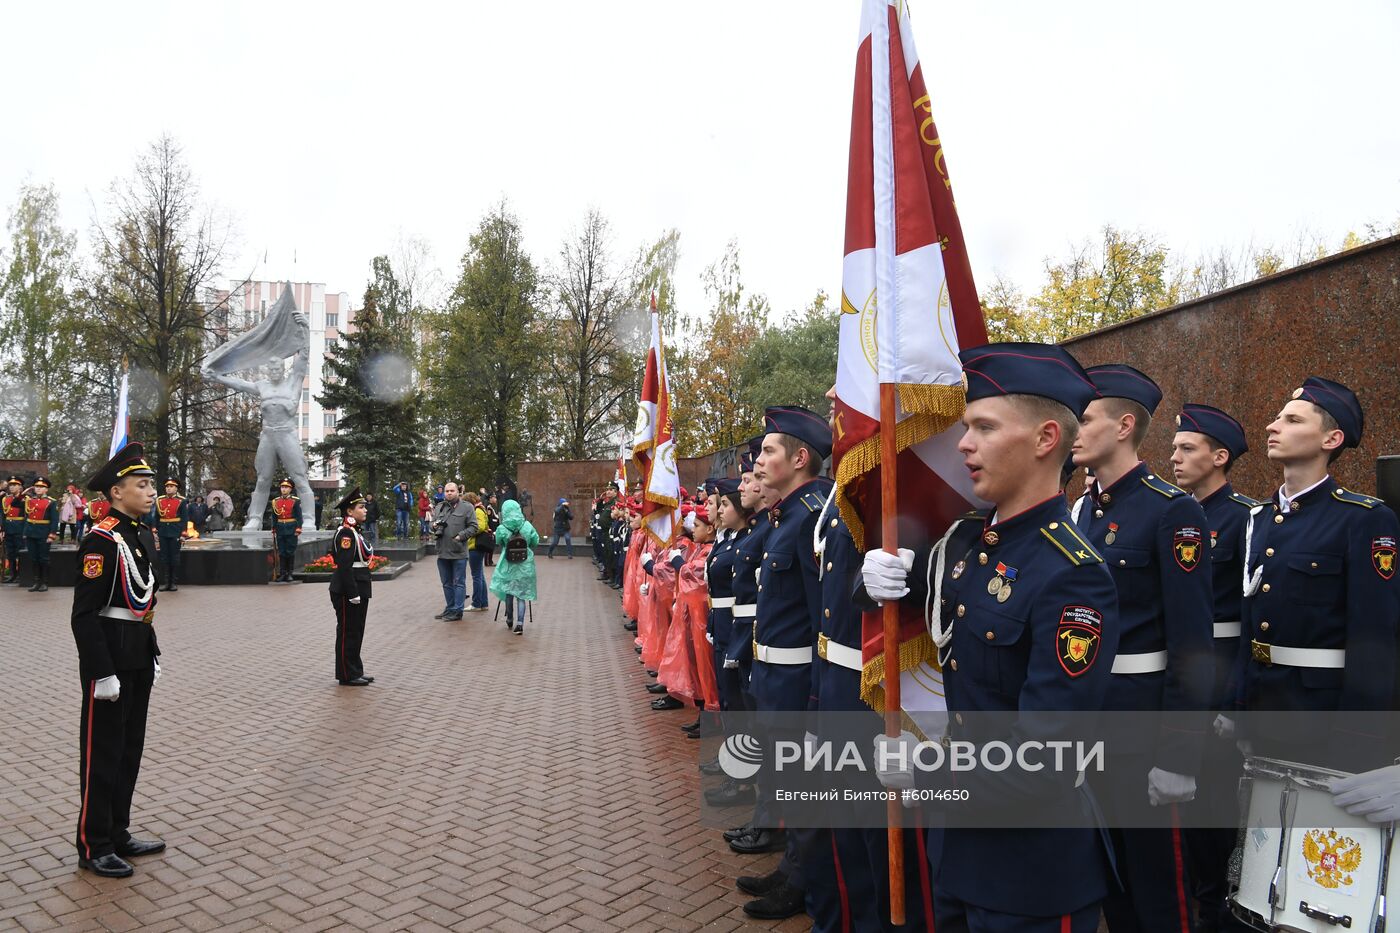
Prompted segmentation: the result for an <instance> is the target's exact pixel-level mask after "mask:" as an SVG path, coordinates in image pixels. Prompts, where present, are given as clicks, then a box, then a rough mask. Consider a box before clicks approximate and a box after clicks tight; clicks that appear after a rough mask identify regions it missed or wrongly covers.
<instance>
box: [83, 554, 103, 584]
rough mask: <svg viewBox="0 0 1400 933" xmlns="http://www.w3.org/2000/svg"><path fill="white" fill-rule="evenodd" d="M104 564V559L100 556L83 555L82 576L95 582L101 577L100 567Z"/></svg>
mask: <svg viewBox="0 0 1400 933" xmlns="http://www.w3.org/2000/svg"><path fill="white" fill-rule="evenodd" d="M105 563H106V558H105V557H104V556H103V555H101V554H84V555H83V576H85V577H87V578H88V579H89V580H96V579H97V578H98V577H101V576H102V567H103V565H104V564H105Z"/></svg>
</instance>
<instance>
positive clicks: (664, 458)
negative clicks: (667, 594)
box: [632, 294, 680, 547]
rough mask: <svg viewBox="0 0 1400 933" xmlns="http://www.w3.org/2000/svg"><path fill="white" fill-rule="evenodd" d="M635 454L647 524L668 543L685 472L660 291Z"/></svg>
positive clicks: (649, 530)
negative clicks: (675, 431)
mask: <svg viewBox="0 0 1400 933" xmlns="http://www.w3.org/2000/svg"><path fill="white" fill-rule="evenodd" d="M632 459H633V460H634V461H635V462H636V464H637V469H638V470H639V471H640V472H641V474H642V528H643V529H644V530H645V531H646V533H647V536H648V537H650V538H651V539H652V540H654V541H655V542H656V543H657V544H659V545H661V546H662V547H667V546H669V545H670V544H671V542H672V540H673V539H674V538H675V535H676V527H677V525H678V524H679V515H678V510H679V508H680V476H679V474H678V473H677V472H676V448H675V442H674V440H673V439H672V437H671V390H670V384H669V380H668V379H667V377H666V352H665V347H664V345H663V343H662V340H661V315H660V314H658V313H657V311H656V295H655V294H653V295H652V296H651V345H650V347H649V348H648V350H647V362H646V369H645V371H644V372H643V374H642V396H641V398H640V399H639V400H638V402H637V428H636V431H635V432H634V433H633V435H632Z"/></svg>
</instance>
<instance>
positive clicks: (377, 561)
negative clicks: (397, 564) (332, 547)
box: [301, 554, 389, 573]
mask: <svg viewBox="0 0 1400 933" xmlns="http://www.w3.org/2000/svg"><path fill="white" fill-rule="evenodd" d="M387 566H389V558H387V557H381V556H380V555H378V554H376V555H374V556H373V557H371V558H370V559H369V572H370V573H374V572H375V571H377V570H383V569H384V568H385V567H387ZM301 570H302V573H334V572H335V558H334V557H332V556H331V555H329V554H323V555H321V556H320V557H318V558H316V559H315V560H313V561H309V562H307V564H306V565H305V566H304V567H302V568H301Z"/></svg>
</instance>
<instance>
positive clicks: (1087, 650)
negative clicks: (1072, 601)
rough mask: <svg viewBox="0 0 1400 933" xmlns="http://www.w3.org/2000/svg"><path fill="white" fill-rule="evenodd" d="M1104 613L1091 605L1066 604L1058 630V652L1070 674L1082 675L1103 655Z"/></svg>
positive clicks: (1056, 651) (1062, 663) (1072, 675)
mask: <svg viewBox="0 0 1400 933" xmlns="http://www.w3.org/2000/svg"><path fill="white" fill-rule="evenodd" d="M1102 633H1103V615H1102V614H1101V613H1100V612H1099V611H1098V610H1096V609H1090V608H1089V607H1088V606H1066V607H1065V608H1064V610H1063V611H1062V612H1061V613H1060V624H1059V626H1058V628H1057V629H1056V631H1055V654H1056V656H1057V657H1058V658H1059V659H1060V667H1062V668H1064V671H1065V673H1066V674H1068V675H1069V676H1071V677H1078V676H1080V675H1081V674H1083V673H1085V672H1086V671H1088V670H1089V668H1091V667H1093V666H1094V661H1095V659H1097V658H1098V656H1099V640H1100V638H1101V637H1102Z"/></svg>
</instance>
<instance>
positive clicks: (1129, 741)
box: [1074, 363, 1214, 933]
mask: <svg viewBox="0 0 1400 933" xmlns="http://www.w3.org/2000/svg"><path fill="white" fill-rule="evenodd" d="M1086 372H1088V374H1089V378H1090V379H1091V380H1093V382H1094V385H1095V386H1096V387H1097V388H1098V390H1099V396H1100V397H1099V398H1098V399H1096V400H1094V401H1093V402H1091V403H1090V404H1089V406H1088V407H1087V408H1086V409H1085V412H1084V417H1083V419H1082V423H1081V426H1080V431H1079V439H1078V440H1077V441H1076V442H1075V446H1074V454H1075V456H1074V462H1075V464H1076V465H1078V466H1083V467H1088V468H1090V469H1092V470H1093V471H1094V476H1095V480H1094V485H1093V487H1092V488H1091V489H1090V490H1089V492H1088V493H1086V494H1085V495H1084V496H1083V497H1081V498H1080V499H1079V501H1078V502H1076V503H1075V507H1074V517H1075V520H1076V522H1077V523H1078V525H1079V528H1080V530H1081V531H1082V532H1083V534H1084V537H1085V538H1087V539H1088V540H1089V543H1090V544H1092V545H1093V546H1094V547H1095V548H1097V549H1098V551H1099V553H1101V554H1102V555H1103V556H1104V560H1105V561H1106V562H1107V565H1108V569H1109V572H1110V573H1112V575H1113V581H1114V583H1115V584H1116V585H1117V588H1118V614H1119V620H1120V626H1121V629H1120V631H1121V635H1120V637H1119V642H1118V656H1117V657H1116V658H1115V659H1114V661H1113V677H1112V682H1111V684H1110V687H1109V695H1108V704H1107V706H1106V708H1107V709H1110V710H1161V711H1163V712H1166V713H1168V714H1169V716H1170V719H1169V721H1168V720H1167V719H1165V718H1164V720H1163V722H1162V724H1161V727H1160V729H1157V730H1154V729H1152V728H1142V729H1133V730H1132V731H1131V733H1129V734H1126V735H1123V736H1120V737H1119V738H1120V739H1123V740H1124V741H1117V742H1115V744H1114V747H1113V748H1112V749H1111V750H1110V762H1109V765H1110V767H1109V771H1108V772H1107V773H1106V774H1105V776H1104V777H1105V778H1107V779H1100V780H1099V781H1098V782H1097V783H1096V784H1095V792H1096V793H1098V794H1099V798H1100V803H1102V804H1103V806H1104V809H1105V811H1106V813H1107V816H1108V821H1109V824H1110V825H1111V826H1112V827H1113V828H1112V834H1113V846H1114V853H1115V856H1116V858H1117V866H1118V872H1119V877H1120V878H1121V879H1122V881H1123V886H1124V888H1125V890H1123V891H1121V892H1113V893H1110V895H1109V897H1108V898H1107V899H1106V900H1105V901H1104V917H1105V919H1106V920H1107V921H1108V927H1109V929H1110V930H1111V931H1113V933H1135V931H1138V930H1160V931H1163V933H1167V931H1170V933H1181V931H1182V930H1186V929H1189V928H1190V923H1191V919H1190V910H1189V904H1188V892H1189V891H1190V882H1189V880H1188V878H1187V872H1186V871H1185V860H1184V857H1183V853H1184V851H1185V849H1184V845H1185V844H1184V842H1183V840H1182V836H1181V829H1180V828H1179V826H1178V825H1177V819H1176V812H1175V811H1174V810H1172V809H1171V805H1173V804H1179V803H1185V802H1186V801H1188V800H1191V799H1192V798H1193V797H1194V796H1195V794H1196V773H1197V772H1198V771H1199V769H1200V764H1201V746H1202V744H1203V743H1204V741H1205V738H1206V736H1207V735H1208V734H1209V730H1210V723H1211V719H1212V718H1213V716H1212V714H1211V713H1210V712H1209V710H1210V689H1211V684H1212V682H1213V678H1214V660H1213V655H1212V652H1213V650H1214V648H1213V644H1212V642H1213V637H1212V629H1211V618H1212V616H1211V602H1212V599H1213V598H1214V593H1213V591H1212V588H1211V586H1212V580H1211V573H1210V558H1209V556H1208V551H1209V548H1210V545H1209V543H1208V541H1207V525H1206V516H1205V512H1204V511H1203V510H1202V509H1201V506H1200V503H1198V502H1197V501H1196V500H1195V499H1193V498H1191V496H1189V495H1187V494H1186V492H1185V491H1184V490H1182V489H1180V488H1178V487H1177V486H1174V485H1172V484H1171V483H1169V482H1167V481H1166V480H1164V479H1161V478H1159V477H1158V476H1157V475H1156V474H1154V473H1152V472H1151V471H1150V470H1148V468H1147V465H1146V464H1144V463H1143V462H1142V460H1141V459H1140V458H1139V456H1138V448H1139V447H1140V446H1141V445H1142V442H1143V440H1144V439H1145V438H1146V436H1147V429H1148V425H1149V423H1150V421H1151V417H1152V413H1153V412H1154V411H1155V410H1156V408H1157V404H1158V403H1159V402H1160V401H1161V400H1162V391H1161V390H1160V389H1159V388H1157V384H1156V383H1155V382H1153V381H1152V380H1151V379H1149V378H1148V377H1147V376H1145V375H1143V374H1142V373H1141V372H1139V371H1138V370H1136V369H1134V368H1132V367H1131V366H1126V365H1123V364H1121V363H1111V364H1107V365H1104V366H1091V367H1089V368H1088V369H1087V370H1086ZM1134 771H1136V772H1137V773H1140V774H1141V783H1138V782H1137V781H1136V780H1125V778H1124V775H1125V774H1131V773H1133V772H1134ZM1153 807H1163V808H1164V810H1162V811H1154V810H1153V809H1152V808H1153Z"/></svg>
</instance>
